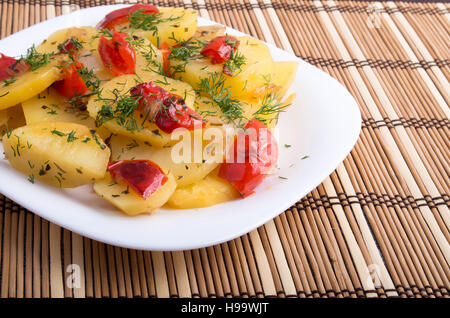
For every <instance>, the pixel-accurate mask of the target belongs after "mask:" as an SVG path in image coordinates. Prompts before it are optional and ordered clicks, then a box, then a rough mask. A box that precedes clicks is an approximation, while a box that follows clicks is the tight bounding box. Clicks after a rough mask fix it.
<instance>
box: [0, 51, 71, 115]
mask: <svg viewBox="0 0 450 318" xmlns="http://www.w3.org/2000/svg"><path fill="white" fill-rule="evenodd" d="M61 63H62V59H61V58H59V57H57V58H54V59H52V60H51V61H50V62H49V63H48V64H47V65H44V66H41V67H39V68H38V69H36V70H34V71H28V72H26V73H24V74H22V75H20V76H18V77H17V78H15V81H14V82H13V83H11V84H9V85H6V84H4V83H3V84H0V110H1V109H6V108H8V107H11V106H14V105H17V104H19V103H21V102H23V101H26V100H27V99H30V98H31V97H33V96H35V95H37V94H39V93H40V92H42V91H44V90H45V89H46V88H47V87H49V86H50V85H52V84H53V83H54V82H56V81H58V80H60V79H62V78H63V72H62V69H61V68H60V66H61Z"/></svg>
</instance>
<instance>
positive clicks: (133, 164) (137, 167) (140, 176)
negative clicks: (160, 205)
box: [108, 160, 167, 200]
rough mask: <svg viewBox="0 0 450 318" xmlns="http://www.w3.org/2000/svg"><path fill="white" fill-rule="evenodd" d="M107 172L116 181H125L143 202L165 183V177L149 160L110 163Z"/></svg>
mask: <svg viewBox="0 0 450 318" xmlns="http://www.w3.org/2000/svg"><path fill="white" fill-rule="evenodd" d="M108 171H109V173H110V174H111V176H112V177H113V178H114V179H115V180H116V181H120V180H123V181H125V182H126V183H127V184H128V185H129V186H130V187H131V188H132V189H133V190H134V191H136V193H137V194H139V195H140V196H141V197H142V198H143V199H144V200H145V199H147V198H148V197H149V196H150V195H152V194H153V193H154V192H156V191H157V190H158V189H159V188H161V187H162V186H163V185H164V184H165V183H166V181H167V175H166V174H165V173H164V172H163V171H162V170H161V168H160V167H159V166H158V165H157V164H156V163H154V162H152V161H150V160H120V161H114V162H110V163H109V164H108Z"/></svg>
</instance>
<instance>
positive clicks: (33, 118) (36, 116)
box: [22, 88, 111, 139]
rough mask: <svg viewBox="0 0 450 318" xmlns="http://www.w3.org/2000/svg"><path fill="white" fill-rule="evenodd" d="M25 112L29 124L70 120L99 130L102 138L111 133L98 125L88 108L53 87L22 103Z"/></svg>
mask: <svg viewBox="0 0 450 318" xmlns="http://www.w3.org/2000/svg"><path fill="white" fill-rule="evenodd" d="M22 108H23V113H24V115H25V119H26V123H27V124H28V125H30V124H34V123H39V122H54V121H58V122H69V123H77V124H81V125H85V126H87V127H89V128H90V129H95V130H97V133H98V134H99V135H100V137H102V139H106V138H108V137H109V136H110V135H111V133H110V132H109V131H108V130H107V129H106V128H105V127H98V128H97V127H96V125H95V120H94V119H93V118H91V117H90V116H89V113H88V112H87V111H86V110H81V109H80V107H77V106H75V105H72V104H70V103H69V101H68V100H67V99H66V98H65V97H63V96H61V95H59V94H58V93H57V92H56V91H55V90H54V89H53V88H49V89H47V90H45V91H43V92H42V93H40V94H38V95H36V96H34V97H33V98H30V99H29V100H27V101H24V102H23V103H22Z"/></svg>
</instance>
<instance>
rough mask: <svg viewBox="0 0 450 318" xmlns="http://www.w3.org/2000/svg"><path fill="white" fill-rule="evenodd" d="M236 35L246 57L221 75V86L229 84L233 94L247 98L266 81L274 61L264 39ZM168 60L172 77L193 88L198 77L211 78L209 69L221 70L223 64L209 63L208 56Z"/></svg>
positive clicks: (241, 50)
mask: <svg viewBox="0 0 450 318" xmlns="http://www.w3.org/2000/svg"><path fill="white" fill-rule="evenodd" d="M238 39H239V41H240V44H239V47H238V52H239V54H242V55H243V56H244V57H245V64H244V65H243V66H242V67H241V71H237V72H236V74H234V75H233V76H228V75H223V78H224V81H225V84H224V87H225V88H228V90H229V92H230V93H231V96H232V97H233V98H239V99H249V98H251V97H252V96H253V95H255V94H258V92H259V90H260V89H261V88H262V87H264V86H265V85H266V83H267V81H268V78H270V76H271V74H272V73H273V71H274V64H273V60H272V56H271V55H270V51H269V48H268V47H267V46H266V45H265V44H264V43H263V42H261V41H259V40H257V39H254V38H251V37H248V36H244V37H238ZM170 63H171V71H172V74H173V77H174V78H176V79H180V80H182V81H184V82H186V83H189V84H190V85H191V86H192V87H194V88H195V89H198V88H199V87H200V86H199V84H200V81H201V79H211V73H217V74H222V70H223V65H222V64H211V60H210V58H208V57H203V58H198V59H190V60H188V61H187V62H185V61H180V60H177V59H171V60H170ZM211 86H214V84H213V85H211Z"/></svg>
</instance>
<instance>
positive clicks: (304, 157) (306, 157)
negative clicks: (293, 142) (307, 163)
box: [301, 156, 309, 160]
mask: <svg viewBox="0 0 450 318" xmlns="http://www.w3.org/2000/svg"><path fill="white" fill-rule="evenodd" d="M308 158H309V156H303V157H302V159H301V160H304V159H308Z"/></svg>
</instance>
